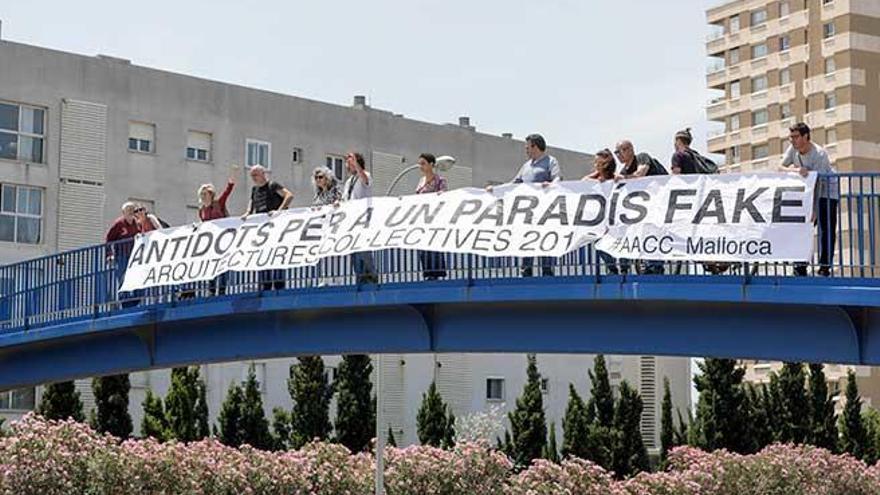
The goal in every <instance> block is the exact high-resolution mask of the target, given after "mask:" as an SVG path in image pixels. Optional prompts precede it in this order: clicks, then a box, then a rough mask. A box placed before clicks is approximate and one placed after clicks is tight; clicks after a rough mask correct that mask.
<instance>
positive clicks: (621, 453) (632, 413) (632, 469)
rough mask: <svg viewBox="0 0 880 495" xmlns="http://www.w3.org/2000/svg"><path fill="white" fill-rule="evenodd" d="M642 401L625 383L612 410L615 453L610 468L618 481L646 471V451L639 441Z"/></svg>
mask: <svg viewBox="0 0 880 495" xmlns="http://www.w3.org/2000/svg"><path fill="white" fill-rule="evenodd" d="M642 409H643V403H642V398H641V397H639V393H638V392H637V391H636V390H635V389H634V388H632V387H630V386H629V384H628V383H627V382H626V380H624V381H623V382H621V384H620V398H619V399H618V400H617V405H616V407H615V408H614V439H615V444H614V452H613V454H612V459H613V460H612V465H613V470H614V473H615V474H616V475H617V476H618V477H619V478H627V477H629V476H632V475H634V474H636V473H638V472H640V471H646V470H647V469H648V451H647V449H646V448H645V444H644V442H642V434H641V428H640V426H641V421H642Z"/></svg>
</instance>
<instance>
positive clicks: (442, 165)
mask: <svg viewBox="0 0 880 495" xmlns="http://www.w3.org/2000/svg"><path fill="white" fill-rule="evenodd" d="M453 165H455V158H453V157H451V156H449V155H443V156H438V157H437V161H436V162H434V168H435V169H437V170H439V171H441V172H446V171H447V170H449V169H451V168H452V167H453Z"/></svg>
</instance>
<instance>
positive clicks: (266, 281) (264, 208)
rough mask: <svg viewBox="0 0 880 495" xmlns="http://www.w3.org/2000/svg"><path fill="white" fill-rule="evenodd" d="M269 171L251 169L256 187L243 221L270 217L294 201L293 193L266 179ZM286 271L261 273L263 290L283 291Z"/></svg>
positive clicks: (258, 167) (261, 167) (262, 168)
mask: <svg viewBox="0 0 880 495" xmlns="http://www.w3.org/2000/svg"><path fill="white" fill-rule="evenodd" d="M267 172H268V171H267V170H266V168H265V167H263V166H262V165H254V166H253V167H251V169H250V172H249V173H250V176H251V180H252V181H253V182H254V187H252V188H251V198H250V200H249V201H248V207H247V211H245V212H244V215H242V216H241V218H242V220H245V219H247V217H248V215H254V214H257V213H266V214H267V215H269V216H270V217H271V216H273V215H275V214H276V213H277V212H278V211H280V210H283V209H285V208H287V205H289V204H290V202H291V201H293V193H292V192H290V191H288V190H287V188H286V187H284V186H282V185H281V184H279V183H277V182H275V181H270V180H269V179H268V177H266V174H267ZM284 278H285V276H284V270H262V271H260V283H261V284H262V289H263V290H273V289H274V290H283V289H284V285H285V280H284Z"/></svg>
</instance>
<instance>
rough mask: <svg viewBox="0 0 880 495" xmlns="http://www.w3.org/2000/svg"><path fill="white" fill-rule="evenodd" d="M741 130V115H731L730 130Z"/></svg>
mask: <svg viewBox="0 0 880 495" xmlns="http://www.w3.org/2000/svg"><path fill="white" fill-rule="evenodd" d="M738 129H739V115H738V114H737V115H731V116H730V122H729V123H728V130H731V131H736V130H738Z"/></svg>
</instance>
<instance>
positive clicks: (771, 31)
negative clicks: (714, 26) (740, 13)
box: [706, 0, 837, 56]
mask: <svg viewBox="0 0 880 495" xmlns="http://www.w3.org/2000/svg"><path fill="white" fill-rule="evenodd" d="M835 1H837V0H835ZM809 23H810V14H809V12H808V11H807V10H798V11H796V12H792V13H791V14H789V15H787V16H785V17H780V18H776V19H770V20H769V21H767V22H765V23H763V24H759V25H757V26H753V27H750V28H744V29H741V30H739V31H734V32H732V33H727V34H723V35H721V37H720V38H715V37H712V38H710V39H709V40H707V42H706V52H707V53H708V54H709V55H710V56H714V55H718V54H720V53H724V52H726V51H728V50H730V49H732V48H736V47H738V46H743V45H754V44H755V43H759V42H761V41H765V40H767V39H768V38H771V37H774V36H778V35H780V34H782V33H787V32H789V31H792V30H796V29H804V28H806V27H807V26H808V25H809Z"/></svg>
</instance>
